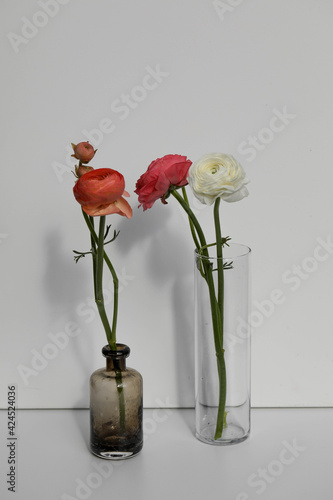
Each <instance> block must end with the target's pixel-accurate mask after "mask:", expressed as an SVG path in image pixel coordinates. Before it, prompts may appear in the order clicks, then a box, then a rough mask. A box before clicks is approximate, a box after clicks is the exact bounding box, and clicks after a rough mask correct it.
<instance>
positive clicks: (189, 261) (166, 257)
mask: <svg viewBox="0 0 333 500" xmlns="http://www.w3.org/2000/svg"><path fill="white" fill-rule="evenodd" d="M132 205H133V202H132ZM173 210H175V211H176V213H177V210H179V211H180V210H181V208H180V207H178V205H177V202H176V200H173V199H172V198H171V199H170V206H165V205H162V204H161V202H160V201H157V202H156V203H155V205H154V206H153V207H152V208H151V209H149V210H147V211H145V212H143V211H142V208H141V209H139V210H135V209H134V210H133V217H132V219H131V220H130V221H126V220H123V221H121V222H122V224H121V227H120V226H119V225H118V228H117V229H121V232H120V235H119V240H118V241H117V243H118V244H119V247H120V249H121V253H122V254H124V255H129V254H130V255H131V258H132V259H133V255H134V256H135V255H136V254H140V263H141V264H140V265H144V270H142V272H141V273H140V274H142V275H143V276H144V277H145V291H146V293H147V295H149V289H148V287H149V286H150V285H151V286H152V288H154V290H156V289H157V290H158V289H161V290H162V289H164V288H166V289H167V290H169V293H170V294H171V297H170V301H169V302H168V305H171V309H170V311H165V305H164V304H163V303H161V317H162V318H163V317H165V315H166V314H170V315H171V321H170V324H172V325H173V326H172V331H171V332H168V334H169V335H170V337H171V338H173V345H174V359H173V362H172V365H173V366H174V367H175V370H176V371H177V374H176V380H177V389H176V401H177V402H178V403H179V404H181V405H184V406H193V405H194V330H193V323H194V321H193V318H194V285H193V266H194V263H193V259H194V257H193V249H192V246H191V235H190V231H189V226H188V224H187V220H186V218H185V219H184V218H183V217H182V216H181V213H179V214H178V215H177V217H176V218H173V221H176V222H171V216H172V211H173ZM127 224H128V225H131V227H130V228H128V227H127ZM125 226H126V227H125ZM122 233H123V234H122ZM142 252H145V255H144V256H142ZM134 258H135V257H134ZM125 260H126V258H125ZM132 265H133V262H132ZM147 289H148V290H147ZM155 293H156V292H155ZM147 312H148V311H147Z"/></svg>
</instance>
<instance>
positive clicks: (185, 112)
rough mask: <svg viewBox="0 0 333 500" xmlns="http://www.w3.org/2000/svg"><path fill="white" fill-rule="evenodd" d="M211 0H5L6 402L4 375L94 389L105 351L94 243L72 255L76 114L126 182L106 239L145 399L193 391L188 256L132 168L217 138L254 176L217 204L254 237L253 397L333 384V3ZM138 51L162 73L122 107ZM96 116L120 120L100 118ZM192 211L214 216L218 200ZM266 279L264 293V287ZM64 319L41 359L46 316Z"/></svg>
mask: <svg viewBox="0 0 333 500" xmlns="http://www.w3.org/2000/svg"><path fill="white" fill-rule="evenodd" d="M215 4H216V5H214V2H213V1H204V0H182V1H170V0H141V1H140V2H138V1H134V0H130V1H127V2H122V1H120V0H97V1H88V0H62V2H61V1H60V0H58V1H57V2H55V0H49V1H47V0H41V1H39V2H38V1H35V0H24V1H23V0H17V1H16V2H15V3H13V2H12V1H10V0H3V1H2V2H1V7H0V13H1V15H0V23H1V34H2V44H1V61H2V78H1V87H2V89H1V90H2V91H1V109H2V112H1V116H2V120H1V138H2V148H1V161H2V167H1V183H0V190H1V195H0V203H1V219H0V256H1V258H0V265H1V298H0V304H1V353H0V380H1V386H2V390H1V391H0V404H1V406H2V407H4V406H5V404H6V401H5V397H6V387H7V384H8V383H16V384H18V404H19V406H20V407H28V408H29V407H32V408H33V407H38V408H45V407H86V406H87V405H88V379H89V376H90V373H91V372H92V371H93V370H94V369H96V368H98V367H100V366H102V365H103V362H104V360H103V358H102V356H101V354H100V349H101V347H102V346H103V345H104V344H105V338H104V332H103V330H102V327H101V324H100V320H99V318H98V317H97V314H96V313H95V312H94V308H93V305H92V303H91V301H92V294H93V292H92V281H91V262H90V260H89V259H85V260H82V261H81V262H80V263H79V264H78V265H75V263H74V261H73V255H72V250H73V249H77V250H85V249H89V236H88V232H87V230H86V227H85V225H84V222H83V219H82V217H81V213H80V208H79V205H78V204H77V203H76V202H75V200H74V198H73V195H72V187H73V182H74V178H73V175H72V174H71V173H70V170H71V169H72V165H73V163H72V161H71V159H70V157H69V153H68V146H69V144H70V142H79V141H81V140H86V139H87V133H88V134H93V137H90V140H91V142H94V143H95V145H96V146H97V147H98V149H99V151H98V153H97V155H96V157H95V159H94V162H93V165H94V166H95V167H111V168H115V169H118V170H119V171H121V172H122V173H123V174H124V175H125V178H126V188H127V190H128V191H129V192H130V193H131V204H132V206H133V208H134V216H133V218H132V219H131V220H130V221H127V220H125V219H123V218H120V217H118V216H114V217H113V218H112V217H109V222H111V223H112V224H113V227H114V228H117V229H120V236H119V238H118V240H117V242H116V243H115V244H114V245H113V246H112V248H110V250H112V255H113V262H114V264H115V266H116V267H117V269H118V270H119V272H120V274H121V276H122V280H123V281H122V292H121V295H120V315H119V325H118V340H119V341H123V342H125V343H127V344H129V345H130V347H131V349H132V354H131V357H130V363H129V364H130V365H131V366H133V367H135V368H137V369H138V370H139V371H141V373H142V374H143V376H144V382H145V405H146V406H154V405H156V404H158V403H165V404H168V405H171V406H192V405H193V402H194V374H193V371H194V366H193V274H192V273H193V263H192V244H191V238H190V236H189V233H188V225H187V222H186V219H185V217H184V216H183V214H182V213H181V210H180V208H179V207H178V205H177V203H176V202H175V201H174V200H171V201H170V203H169V205H168V206H163V205H162V204H161V203H159V202H158V203H156V204H155V206H154V207H153V208H152V209H151V210H149V211H147V212H145V213H143V212H142V209H141V210H138V209H137V208H136V207H137V198H136V195H135V194H134V193H133V190H134V186H135V182H136V180H137V178H138V177H139V176H140V175H141V174H142V173H143V172H144V171H145V170H146V168H147V166H148V164H149V163H150V162H151V161H152V160H153V159H155V158H157V157H160V156H163V155H164V154H167V153H179V154H185V155H188V156H189V158H190V159H192V160H193V161H194V160H196V159H198V158H199V157H200V156H201V155H203V154H206V153H209V152H213V151H221V152H227V153H231V154H234V155H235V156H236V157H237V158H238V160H239V161H240V162H241V163H242V164H243V166H244V168H245V170H246V171H247V174H248V176H249V177H250V179H251V184H250V185H249V190H250V197H249V198H247V199H245V200H243V201H242V202H240V203H236V204H227V203H225V204H223V215H222V217H223V226H224V232H225V234H228V235H231V236H232V237H233V240H234V241H238V242H242V243H245V244H248V245H249V246H250V247H251V248H252V250H253V301H254V308H253V310H254V311H257V313H256V314H255V315H254V316H253V321H254V322H255V323H256V324H257V326H256V327H255V328H253V343H252V360H253V361H252V375H253V376H252V395H253V401H252V402H253V405H254V406H331V405H332V404H333V384H332V377H333V354H332V353H333V336H332V330H333V328H332V326H333V325H332V304H333V286H332V283H333V249H332V248H331V246H330V245H328V249H327V248H326V249H325V247H324V246H323V244H322V243H321V246H322V249H321V250H319V247H318V245H319V241H324V242H325V241H326V242H327V241H330V239H331V238H332V239H333V222H332V208H333V198H332V188H331V183H332V181H333V170H332V157H333V141H332V88H333V85H332V84H333V79H332V77H333V70H332V52H333V43H332V42H333V35H332V14H333V4H332V2H330V1H329V0H294V1H293V2H290V1H289V0H279V1H269V2H268V1H267V0H266V1H265V0H247V1H241V0H237V1H236V0H225V2H220V6H219V7H218V5H217V2H215ZM42 5H44V7H42ZM223 5H224V7H223ZM41 12H44V14H41ZM46 12H48V13H46ZM31 23H32V24H31ZM36 25H37V27H36ZM34 26H35V27H34ZM148 67H149V68H152V69H156V67H158V68H160V71H161V72H162V73H163V75H162V76H161V77H160V81H159V82H158V85H156V88H155V89H152V90H149V91H147V95H146V96H145V98H143V99H142V101H141V102H139V103H137V106H136V107H135V109H130V108H127V110H128V111H127V112H125V111H124V110H123V111H122V112H121V111H120V110H119V109H117V106H119V102H118V103H117V102H116V101H117V99H122V95H123V94H131V93H132V94H133V95H139V94H135V93H136V92H139V91H138V90H137V89H136V87H137V86H138V85H141V84H142V82H143V79H144V77H145V75H146V74H147V72H148V71H149V70H147V68H148ZM149 81H150V83H151V82H152V79H151V80H149ZM279 114H280V115H281V114H282V115H283V116H284V118H283V119H282V120H281V118H280V119H273V117H274V116H278V115H279ZM125 115H126V116H125ZM105 118H107V119H109V120H111V121H112V126H111V125H110V122H108V127H109V128H108V129H107V132H104V133H103V134H102V133H101V132H99V133H97V132H96V129H99V128H100V127H101V125H102V126H103V125H104V127H105V126H106V124H105V120H104V119H105ZM267 128H270V129H271V131H268V130H267ZM111 129H112V131H111ZM272 129H273V130H272ZM104 130H105V129H104ZM251 137H252V139H251ZM253 137H255V138H257V139H256V141H257V142H256V145H253V144H252V145H251V144H249V141H250V142H253ZM249 138H250V139H249ZM196 209H197V210H198V206H196ZM198 212H199V218H200V220H201V221H202V223H203V225H204V226H205V228H206V231H207V232H208V234H209V233H211V232H212V217H211V209H210V208H206V209H204V210H200V211H199V210H198ZM318 238H319V239H321V240H318ZM297 266H298V267H297ZM299 266H300V267H299ZM297 275H298V276H297ZM107 284H108V279H107V281H106V286H107ZM276 289H279V290H280V296H281V297H282V299H281V303H280V304H278V305H275V306H274V310H273V306H272V305H271V307H270V306H269V304H268V303H267V302H264V301H267V300H270V296H271V294H272V292H273V291H274V290H276ZM263 304H265V305H266V310H265V311H266V312H265V313H263V310H262V307H263ZM71 328H75V329H76V330H75V331H74V333H76V334H77V335H76V336H75V337H70V338H69V337H68V336H67V338H69V340H68V345H67V346H66V347H65V348H64V349H62V350H61V349H59V350H58V352H56V351H54V350H53V351H52V352H53V354H54V353H55V357H54V358H53V359H49V360H48V361H47V365H46V362H45V366H43V364H42V361H41V360H40V361H39V363H40V364H39V366H38V367H37V366H36V363H37V358H36V352H37V353H39V354H43V353H44V354H45V352H46V353H48V355H52V352H51V351H50V347H49V346H48V347H46V346H47V344H50V343H52V339H51V336H50V334H53V335H55V334H58V333H60V332H62V333H64V332H65V331H67V333H68V332H69V331H71ZM48 349H49V350H48ZM20 365H21V370H22V366H24V367H25V368H24V370H25V373H26V376H25V382H26V383H24V381H23V378H22V376H21V375H20V374H19V369H18V367H19V366H20ZM36 368H38V370H36ZM29 370H34V372H31V371H30V372H29Z"/></svg>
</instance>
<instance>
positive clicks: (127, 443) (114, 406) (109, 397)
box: [90, 344, 143, 460]
mask: <svg viewBox="0 0 333 500" xmlns="http://www.w3.org/2000/svg"><path fill="white" fill-rule="evenodd" d="M102 354H103V356H104V357H105V358H106V367H105V368H100V369H99V370H96V371H95V372H94V373H93V374H92V375H91V377H90V450H91V452H92V453H93V454H94V455H97V456H98V457H100V458H105V459H110V460H121V459H125V458H130V457H133V456H135V455H137V454H138V453H139V452H140V451H141V449H142V445H143V430H142V394H143V392H142V377H141V375H140V373H139V372H138V371H136V370H134V369H133V368H127V367H126V358H127V357H128V356H129V354H130V349H129V347H128V346H126V345H124V344H117V350H112V349H111V348H110V346H109V345H106V346H105V347H103V349H102Z"/></svg>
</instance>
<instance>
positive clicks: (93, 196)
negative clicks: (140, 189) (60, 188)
mask: <svg viewBox="0 0 333 500" xmlns="http://www.w3.org/2000/svg"><path fill="white" fill-rule="evenodd" d="M73 193H74V196H75V199H76V201H78V202H79V203H80V205H81V206H82V209H83V210H84V211H85V212H86V214H88V215H91V216H93V217H95V216H98V215H109V214H119V215H124V216H125V217H127V218H128V219H130V218H131V217H132V208H131V206H130V205H129V204H128V202H127V201H126V200H125V199H124V198H123V196H122V195H124V196H129V194H128V193H127V192H126V191H125V180H124V177H123V175H122V174H120V173H119V172H117V170H112V169H111V168H99V169H97V170H91V171H90V172H87V173H86V174H84V175H82V177H80V179H79V180H78V181H77V182H76V184H75V186H74V188H73Z"/></svg>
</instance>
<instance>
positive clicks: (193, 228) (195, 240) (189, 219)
mask: <svg viewBox="0 0 333 500" xmlns="http://www.w3.org/2000/svg"><path fill="white" fill-rule="evenodd" d="M182 193H183V198H184V200H185V201H186V203H187V205H188V206H189V202H188V197H187V193H186V189H185V186H183V187H182ZM188 221H189V223H190V229H191V234H192V238H193V241H194V244H195V247H196V249H197V250H198V252H199V249H200V246H201V245H200V243H199V241H198V238H197V235H196V232H195V227H194V224H193V222H192V220H191V217H190V216H189V218H188ZM207 246H209V245H206V247H207Z"/></svg>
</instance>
